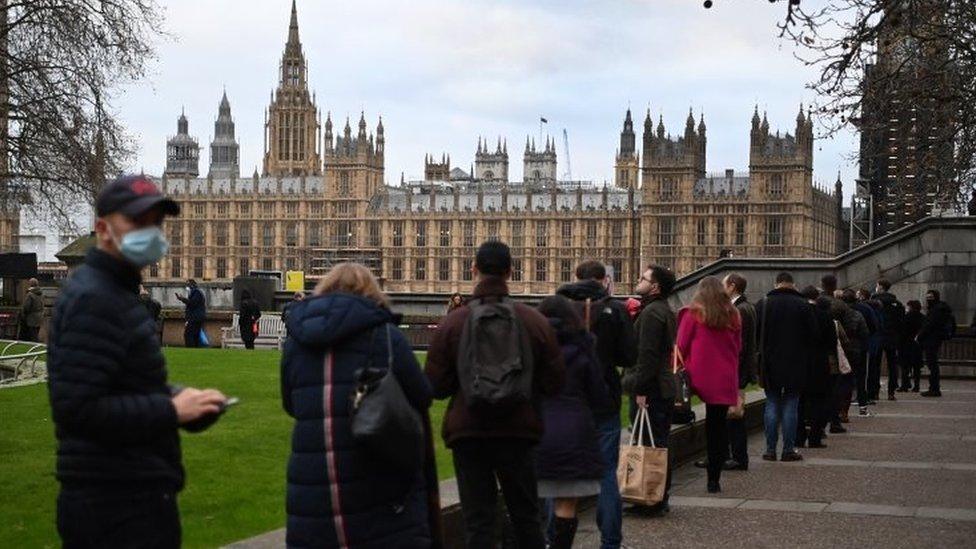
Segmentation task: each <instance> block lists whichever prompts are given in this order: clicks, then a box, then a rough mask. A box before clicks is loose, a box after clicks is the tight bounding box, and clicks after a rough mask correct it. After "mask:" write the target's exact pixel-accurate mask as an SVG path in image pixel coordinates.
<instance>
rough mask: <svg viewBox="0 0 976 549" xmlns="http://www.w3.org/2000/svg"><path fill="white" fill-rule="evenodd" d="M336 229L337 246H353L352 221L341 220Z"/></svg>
mask: <svg viewBox="0 0 976 549" xmlns="http://www.w3.org/2000/svg"><path fill="white" fill-rule="evenodd" d="M335 230H336V232H335V236H336V238H335V240H336V246H352V243H353V240H354V235H353V232H352V222H351V221H340V222H338V223H336V229H335Z"/></svg>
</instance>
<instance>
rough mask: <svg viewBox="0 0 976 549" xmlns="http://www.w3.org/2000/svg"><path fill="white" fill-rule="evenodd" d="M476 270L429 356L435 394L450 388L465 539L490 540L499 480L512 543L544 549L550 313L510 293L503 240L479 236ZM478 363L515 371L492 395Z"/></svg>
mask: <svg viewBox="0 0 976 549" xmlns="http://www.w3.org/2000/svg"><path fill="white" fill-rule="evenodd" d="M473 272H474V274H475V275H476V278H477V281H478V282H477V284H476V285H475V288H474V292H473V295H472V297H471V299H470V300H469V301H468V303H466V304H465V305H464V306H463V307H461V308H459V309H457V310H455V311H454V312H452V313H451V314H449V315H447V317H445V318H444V320H442V321H441V325H440V326H439V327H438V329H437V331H436V332H435V333H434V336H433V339H432V340H431V343H430V348H429V350H428V351H427V366H426V372H427V377H428V378H429V379H430V381H431V385H432V386H433V389H434V397H435V398H438V399H445V398H450V402H449V403H448V407H447V412H446V413H445V415H444V426H443V437H444V442H445V443H446V444H447V447H448V448H450V449H451V451H452V454H453V457H454V471H455V474H456V475H457V485H458V494H459V496H460V499H461V512H462V515H463V517H464V530H465V542H466V546H467V547H468V548H469V549H482V548H485V549H487V548H490V547H494V541H493V538H494V533H495V516H496V511H497V508H498V507H497V498H498V487H499V486H500V487H501V490H502V495H503V496H504V500H505V505H506V507H507V508H508V515H509V518H510V519H511V522H512V526H513V529H514V534H515V538H516V540H517V543H518V547H519V548H520V549H541V548H542V547H544V546H545V539H544V537H543V534H542V526H541V522H540V515H541V513H540V510H539V498H538V484H537V478H536V470H535V458H534V455H535V452H534V450H535V446H536V445H537V444H538V442H539V440H540V439H541V438H542V433H543V423H542V417H541V416H540V414H539V405H540V404H541V400H542V398H543V397H545V396H551V395H556V394H558V393H559V391H560V389H561V387H562V384H563V377H564V375H565V368H564V366H563V359H562V352H561V350H560V348H559V343H558V341H557V340H556V334H555V332H554V331H553V329H552V327H550V326H549V321H548V320H546V317H544V316H542V315H541V314H540V313H539V312H538V311H537V310H535V309H533V308H532V307H529V306H527V305H523V304H521V303H516V302H513V301H512V300H511V298H509V294H508V284H507V281H508V279H509V277H510V276H511V274H512V255H511V252H510V251H509V248H508V246H507V245H505V244H504V243H502V242H498V241H489V242H485V243H483V244H482V245H481V247H479V248H478V252H477V254H476V256H475V261H474V266H473ZM474 334H478V335H477V336H475V335H474ZM512 365H516V367H518V368H519V370H518V371H517V372H516V371H515V370H514V368H513V366H512ZM479 372H499V373H502V374H504V378H505V379H510V380H512V383H509V384H500V385H493V386H494V387H497V388H499V391H498V392H497V393H494V394H499V395H504V396H505V397H506V398H504V399H503V400H498V401H496V400H494V399H493V398H492V395H491V394H486V392H485V391H484V390H482V386H480V385H478V386H476V385H475V384H474V383H473V378H474V377H475V376H476V375H480V374H479ZM499 377H501V376H499ZM499 377H496V378H495V379H498V378H499Z"/></svg>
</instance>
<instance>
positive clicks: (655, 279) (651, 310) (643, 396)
mask: <svg viewBox="0 0 976 549" xmlns="http://www.w3.org/2000/svg"><path fill="white" fill-rule="evenodd" d="M674 284H675V277H674V273H672V272H671V270H670V269H667V268H665V267H661V266H658V265H654V266H651V267H648V268H647V270H645V271H644V272H643V273H642V274H641V278H640V280H639V281H638V282H637V287H636V288H635V289H634V291H635V292H636V293H637V294H638V295H640V296H641V298H642V300H643V301H644V303H645V305H644V309H643V310H642V311H641V313H640V316H638V317H637V326H636V329H637V362H636V364H634V367H633V368H630V369H629V370H627V371H626V372H624V378H623V381H622V385H623V389H624V390H625V391H627V393H628V394H630V395H631V396H632V397H634V401H635V403H636V404H637V406H644V407H646V408H647V412H648V415H649V416H650V420H651V433H652V434H653V435H654V442H655V443H656V444H657V446H658V447H662V448H667V447H668V436H669V435H670V433H671V419H672V416H673V415H674V397H675V382H674V373H673V372H672V370H671V351H672V348H673V347H674V341H675V333H676V332H677V320H676V319H675V316H674V311H672V310H671V306H670V305H668V297H670V296H671V292H672V291H673V290H674ZM632 428H633V429H636V428H637V427H636V426H632ZM671 469H672V468H671V467H670V466H669V467H668V478H667V486H666V488H665V492H664V499H663V501H661V503H659V504H657V505H655V506H654V507H646V506H639V505H635V506H634V507H633V508H632V510H631V512H634V513H636V514H641V515H646V516H662V515H663V514H664V513H666V512H667V511H668V510H669V508H668V496H669V491H670V488H671Z"/></svg>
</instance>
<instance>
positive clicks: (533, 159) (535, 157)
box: [522, 136, 557, 186]
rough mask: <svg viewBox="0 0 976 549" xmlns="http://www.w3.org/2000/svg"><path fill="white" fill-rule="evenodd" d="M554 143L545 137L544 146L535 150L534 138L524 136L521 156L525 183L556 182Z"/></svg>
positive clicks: (545, 183)
mask: <svg viewBox="0 0 976 549" xmlns="http://www.w3.org/2000/svg"><path fill="white" fill-rule="evenodd" d="M556 175H557V172H556V143H555V142H554V141H553V140H552V139H550V138H549V137H548V136H547V137H546V148H545V149H539V150H537V149H536V148H535V140H534V139H533V140H532V141H531V143H530V141H529V138H528V137H526V138H525V153H524V154H523V156H522V179H523V180H524V181H525V182H526V183H532V184H535V185H545V186H552V185H555V184H556Z"/></svg>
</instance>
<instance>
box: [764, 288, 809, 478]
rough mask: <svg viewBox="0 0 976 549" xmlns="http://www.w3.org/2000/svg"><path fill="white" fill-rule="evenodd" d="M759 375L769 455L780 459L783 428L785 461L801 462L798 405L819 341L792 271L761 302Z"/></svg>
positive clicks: (772, 459)
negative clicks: (779, 444)
mask: <svg viewBox="0 0 976 549" xmlns="http://www.w3.org/2000/svg"><path fill="white" fill-rule="evenodd" d="M756 317H757V320H758V326H759V328H758V330H759V341H760V343H759V352H760V356H761V358H760V362H759V364H760V367H759V371H760V377H761V379H762V385H763V388H764V389H765V390H766V411H765V414H764V416H765V417H764V423H765V428H766V453H764V454H763V456H762V457H763V459H764V460H766V461H776V446H777V444H778V442H779V428H780V425H781V424H782V428H783V455H782V460H783V461H800V460H802V459H803V456H802V455H800V453H799V452H797V451H796V432H797V420H798V419H797V405H798V403H799V400H800V393H801V392H802V391H803V389H804V387H805V386H806V382H807V373H808V372H809V371H810V368H811V367H812V366H811V364H810V361H811V360H812V359H813V357H814V354H815V347H814V346H815V344H816V342H817V341H818V338H819V333H818V329H817V319H816V316H815V315H814V311H813V306H812V305H810V304H809V303H807V301H806V300H805V299H804V298H803V296H802V295H800V292H797V291H796V288H795V287H794V286H793V277H792V276H791V275H790V273H779V274H778V275H776V289H774V290H773V291H771V292H769V293H768V294H766V297H764V298H762V299H761V300H760V301H759V303H757V304H756Z"/></svg>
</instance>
